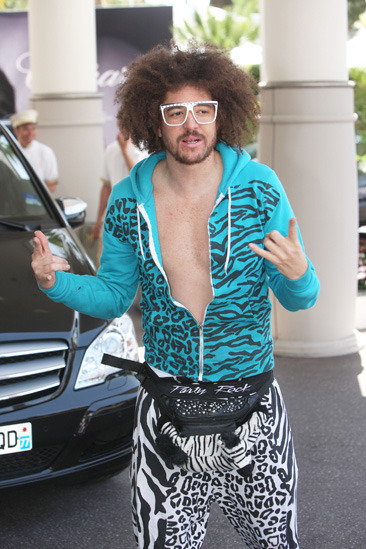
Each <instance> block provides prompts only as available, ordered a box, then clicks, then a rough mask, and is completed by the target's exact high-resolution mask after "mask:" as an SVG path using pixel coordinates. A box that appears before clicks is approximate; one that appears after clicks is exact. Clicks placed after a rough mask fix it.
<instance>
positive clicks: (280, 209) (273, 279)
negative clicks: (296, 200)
mask: <svg viewBox="0 0 366 549" xmlns="http://www.w3.org/2000/svg"><path fill="white" fill-rule="evenodd" d="M269 183H270V185H271V186H273V188H272V193H273V192H274V193H275V194H276V195H277V198H278V200H277V201H276V204H275V206H274V207H273V203H271V205H270V206H269V207H268V209H267V216H266V223H265V226H264V234H266V233H269V232H270V231H272V230H277V231H279V232H280V233H281V234H282V235H283V236H287V233H288V225H289V221H290V219H291V217H294V213H293V211H292V208H291V206H290V203H289V201H288V198H287V196H286V193H285V191H284V189H283V187H282V185H281V183H280V181H279V179H278V178H277V176H276V174H275V173H274V172H272V173H271V177H270V181H269ZM272 196H273V194H272ZM298 235H299V240H300V243H301V246H302V248H303V250H304V253H305V249H304V245H303V242H302V238H301V234H300V231H299V228H298ZM307 261H308V268H307V271H306V272H305V274H304V275H303V276H302V277H300V278H298V279H296V280H290V279H288V278H287V277H285V276H284V275H282V274H281V273H280V272H279V271H278V270H277V268H276V267H275V266H274V265H273V264H272V263H270V262H269V261H268V260H265V261H264V263H265V269H266V273H267V276H268V280H269V286H270V288H271V289H272V290H273V293H274V295H275V296H276V298H277V299H278V301H279V302H280V303H281V305H282V306H283V307H285V309H287V310H289V311H298V310H300V309H308V308H310V307H312V306H313V305H314V304H315V302H316V300H317V297H318V294H319V287H320V285H319V280H318V277H317V275H316V273H315V269H314V267H313V265H312V263H311V261H310V260H309V258H308V257H307Z"/></svg>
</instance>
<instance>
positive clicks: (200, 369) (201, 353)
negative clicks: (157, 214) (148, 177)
mask: <svg viewBox="0 0 366 549" xmlns="http://www.w3.org/2000/svg"><path fill="white" fill-rule="evenodd" d="M223 198H224V195H223V194H222V193H221V194H220V195H219V197H218V198H217V200H216V202H215V204H214V207H213V209H212V212H211V214H210V217H209V222H210V218H211V215H212V213H213V211H214V210H215V208H216V206H218V204H219V203H220V202H221V200H222V199H223ZM230 207H231V192H230V188H229V209H230ZM137 209H138V210H139V211H140V212H141V214H142V216H143V218H144V219H145V221H146V223H147V225H148V229H149V247H150V251H151V255H152V257H153V259H154V262H155V264H156V266H157V267H158V269H159V271H160V272H161V274H162V275H163V276H164V278H165V281H166V283H167V286H168V289H169V297H170V299H171V301H172V302H173V303H174V304H175V305H176V306H179V307H182V308H183V309H185V310H186V311H187V312H188V313H189V314H190V315H191V316H192V318H194V317H193V315H192V313H191V312H190V311H189V309H187V307H185V306H184V305H183V304H182V303H179V302H178V301H176V300H175V299H173V297H172V293H171V289H170V284H169V280H168V277H167V275H166V273H165V271H164V268H163V266H162V265H161V264H160V262H159V259H158V256H157V253H156V250H155V246H154V245H153V246H151V244H153V242H154V240H153V236H152V227H151V223H150V219H149V216H148V215H147V212H146V210H145V208H144V205H143V204H139V205H138V206H137ZM138 215H139V213H138V212H137V216H138ZM228 219H229V227H228V231H230V228H231V227H230V224H231V223H230V212H229V216H228ZM209 222H208V226H209ZM208 226H207V228H208ZM138 232H139V243H140V249H141V254H142V256H143V258H145V257H144V253H143V249H142V242H141V234H140V232H141V227H140V223H139V220H138ZM228 239H229V242H230V237H229V236H228ZM208 243H209V259H210V284H211V288H212V296H213V298H214V295H215V291H214V287H213V283H212V272H211V239H210V232H209V231H208ZM229 255H230V244H229V250H228V256H229ZM227 263H228V258H227V261H226V263H225V272H226V271H227ZM208 305H209V304H207V305H206V309H205V314H204V316H203V321H202V323H198V327H199V366H198V380H199V381H202V380H203V367H204V364H203V362H204V337H203V328H204V323H205V319H206V313H207V308H208ZM195 320H196V319H195ZM196 322H197V321H196Z"/></svg>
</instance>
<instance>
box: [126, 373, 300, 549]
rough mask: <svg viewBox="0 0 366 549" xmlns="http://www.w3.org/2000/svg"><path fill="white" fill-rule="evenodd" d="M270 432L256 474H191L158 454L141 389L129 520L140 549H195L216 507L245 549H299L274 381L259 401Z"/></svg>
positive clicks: (287, 443)
mask: <svg viewBox="0 0 366 549" xmlns="http://www.w3.org/2000/svg"><path fill="white" fill-rule="evenodd" d="M262 403H263V404H264V405H265V406H266V407H267V409H268V411H269V418H271V421H269V425H270V427H268V426H267V427H263V429H262V432H261V434H260V435H259V437H258V440H257V442H256V444H255V446H254V448H252V451H251V453H252V466H253V470H252V472H251V473H250V474H249V475H248V476H244V475H243V474H240V473H239V472H238V471H233V472H225V473H224V472H204V473H190V472H186V471H184V470H183V469H180V468H179V467H173V468H170V467H167V465H166V464H165V462H164V461H163V460H162V459H161V458H160V457H159V456H158V455H157V453H156V450H155V443H154V441H155V436H156V422H157V417H158V414H159V412H158V410H157V409H156V406H155V403H154V402H153V401H152V399H151V397H150V395H148V394H147V393H146V391H145V390H144V389H141V388H140V391H139V395H138V401H137V406H136V416H135V429H134V442H133V458H132V462H131V487H132V517H133V525H134V533H135V538H136V541H137V544H138V547H139V549H167V548H172V549H198V548H200V547H202V544H203V540H204V536H205V533H206V528H207V522H208V517H209V512H210V505H211V503H212V502H216V503H217V504H218V505H219V506H220V507H221V509H222V511H223V512H224V514H225V515H226V516H227V518H228V520H229V521H230V523H231V524H232V525H233V526H234V528H235V529H236V530H237V532H238V533H239V535H240V536H241V537H242V539H243V541H244V544H245V545H244V546H243V547H246V548H247V549H261V548H267V549H297V548H298V547H299V545H298V541H297V510H296V488H297V466H296V459H295V454H294V449H293V442H292V436H291V430H290V427H289V423H288V419H287V413H286V409H285V406H284V403H283V400H282V396H281V392H280V389H279V387H278V384H277V382H276V381H274V383H273V384H272V386H271V387H270V388H269V390H268V392H267V394H266V395H265V396H264V398H263V399H262ZM223 549H224V548H223Z"/></svg>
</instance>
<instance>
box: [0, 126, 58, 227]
mask: <svg viewBox="0 0 366 549" xmlns="http://www.w3.org/2000/svg"><path fill="white" fill-rule="evenodd" d="M51 225H53V226H54V225H55V219H53V218H52V215H51V213H50V211H49V210H48V208H47V207H46V205H45V202H44V200H43V198H42V196H41V193H40V192H39V191H38V190H37V187H36V185H35V183H34V182H33V181H32V177H31V175H30V173H28V171H27V168H26V166H25V165H23V163H22V161H21V160H20V158H19V157H18V156H17V154H16V152H15V150H14V149H13V147H12V145H11V143H10V141H9V140H8V138H7V137H6V136H5V135H4V134H0V230H2V229H4V228H7V229H19V230H34V229H35V228H37V227H45V226H47V227H49V226H51Z"/></svg>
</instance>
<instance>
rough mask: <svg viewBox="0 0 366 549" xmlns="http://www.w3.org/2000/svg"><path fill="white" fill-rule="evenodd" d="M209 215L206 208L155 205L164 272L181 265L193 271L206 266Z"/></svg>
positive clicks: (164, 204)
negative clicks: (165, 269)
mask: <svg viewBox="0 0 366 549" xmlns="http://www.w3.org/2000/svg"><path fill="white" fill-rule="evenodd" d="M210 213H211V208H210V206H209V207H207V204H195V205H193V204H190V205H188V204H180V205H177V204H175V205H173V204H167V203H164V202H162V203H161V204H158V205H157V224H158V235H159V243H160V250H161V254H162V258H163V263H164V265H165V267H166V268H168V269H171V268H173V265H174V264H175V265H180V266H181V265H182V263H185V264H187V266H188V264H189V266H190V267H191V268H193V269H194V268H202V267H203V266H206V265H207V264H208V257H209V238H208V220H209V217H210Z"/></svg>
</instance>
